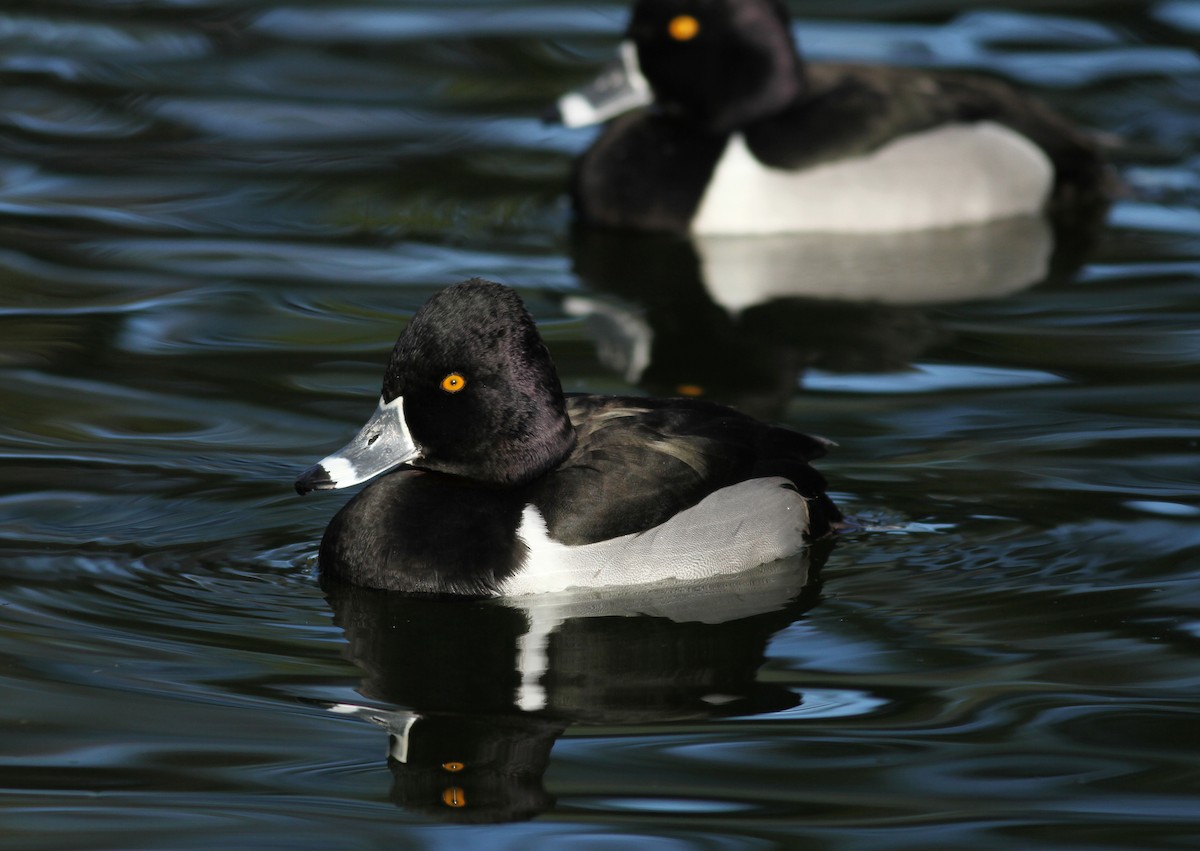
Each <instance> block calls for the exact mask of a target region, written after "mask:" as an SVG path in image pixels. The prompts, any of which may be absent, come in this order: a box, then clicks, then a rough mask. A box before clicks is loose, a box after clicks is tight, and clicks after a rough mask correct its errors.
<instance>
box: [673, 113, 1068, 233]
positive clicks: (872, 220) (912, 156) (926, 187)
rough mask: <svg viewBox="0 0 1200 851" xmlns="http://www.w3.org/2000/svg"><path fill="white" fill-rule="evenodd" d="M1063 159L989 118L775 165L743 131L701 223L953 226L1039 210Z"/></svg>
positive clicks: (766, 229)
mask: <svg viewBox="0 0 1200 851" xmlns="http://www.w3.org/2000/svg"><path fill="white" fill-rule="evenodd" d="M1053 183H1054V168H1053V166H1052V165H1051V163H1050V161H1049V159H1048V158H1047V157H1046V155H1045V154H1043V153H1042V151H1041V149H1039V148H1038V147H1037V146H1036V145H1035V144H1033V142H1031V141H1029V140H1028V139H1026V138H1025V137H1024V136H1022V135H1021V134H1019V133H1017V132H1015V131H1013V130H1010V129H1008V128H1007V127H1003V126H1001V125H999V124H996V123H994V122H990V121H982V122H979V123H976V124H952V125H947V126H944V127H939V128H935V129H933V130H928V131H925V132H922V133H914V134H911V135H908V136H902V137H900V138H898V139H896V140H894V141H892V142H889V143H888V144H886V145H884V146H883V147H882V148H879V149H878V150H876V151H873V152H872V153H870V154H867V155H866V156H862V157H856V158H854V159H851V160H843V161H840V162H835V163H828V164H825V165H820V166H817V167H815V168H811V169H804V170H801V171H787V170H784V169H776V168H769V167H767V166H764V165H763V164H762V163H760V162H759V161H758V160H756V159H755V158H754V155H753V154H752V153H750V150H749V148H747V147H746V142H745V140H744V139H743V138H742V136H741V135H740V134H737V135H734V136H733V137H732V138H731V139H730V140H729V144H728V146H727V147H726V150H725V153H724V155H723V156H722V158H721V161H720V162H719V163H718V164H717V168H716V171H715V173H714V174H713V178H712V181H711V182H710V184H709V187H708V190H707V191H706V192H705V194H704V197H703V199H701V203H700V208H699V210H698V211H697V213H696V217H695V218H694V219H693V221H692V231H693V232H694V233H698V234H715V233H728V234H738V233H779V232H785V231H821V232H826V233H831V232H833V233H835V232H857V233H866V232H872V231H875V232H879V231H901V230H922V229H925V228H940V227H953V226H955V225H963V224H970V223H977V222H985V221H990V220H993V219H1003V218H1008V217H1011V216H1020V215H1029V214H1032V213H1036V212H1039V211H1040V210H1042V208H1043V207H1044V206H1045V204H1046V200H1047V199H1048V198H1049V197H1050V191H1051V189H1052V187H1053Z"/></svg>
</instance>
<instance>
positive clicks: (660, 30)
mask: <svg viewBox="0 0 1200 851" xmlns="http://www.w3.org/2000/svg"><path fill="white" fill-rule="evenodd" d="M628 36H629V38H630V39H632V40H633V42H634V43H635V44H636V45H637V49H638V63H639V65H640V66H641V71H642V73H643V74H644V75H645V77H646V79H647V80H649V82H650V85H651V87H652V88H653V89H654V95H655V99H656V101H657V102H658V104H659V105H660V106H661V107H662V108H663V109H664V110H665V111H667V112H669V113H675V114H678V115H680V116H681V117H685V118H688V119H690V120H692V121H695V122H697V123H699V124H701V125H703V126H704V127H705V128H707V129H709V130H710V131H712V132H717V133H729V132H732V131H733V130H735V129H737V128H738V127H741V126H744V125H746V124H748V123H750V122H752V121H754V120H757V119H760V118H765V117H767V116H770V115H772V114H774V113H777V112H779V111H780V110H782V109H783V108H784V107H786V106H787V105H788V104H789V103H791V102H792V101H793V100H794V99H795V98H796V97H798V96H799V95H800V93H801V92H802V91H803V87H804V84H803V75H802V68H801V64H800V59H799V57H798V56H797V55H796V46H795V43H794V41H793V39H792V35H791V30H790V28H789V23H788V14H787V10H786V9H785V8H784V6H783V4H782V3H780V2H778V0H639V2H637V3H636V4H634V7H633V16H632V18H631V20H630V23H629V30H628Z"/></svg>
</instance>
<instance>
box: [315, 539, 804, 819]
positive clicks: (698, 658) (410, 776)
mask: <svg viewBox="0 0 1200 851" xmlns="http://www.w3.org/2000/svg"><path fill="white" fill-rule="evenodd" d="M824 549H826V547H817V548H815V550H816V552H814V553H813V554H812V555H811V557H812V558H821V557H822V556H823V551H824ZM809 557H810V556H809V554H807V553H806V555H805V556H803V557H797V558H795V559H791V560H787V561H782V562H776V563H774V564H769V565H764V566H762V567H760V568H756V569H754V570H752V571H744V572H742V573H739V574H738V575H737V576H734V577H716V578H714V579H711V580H707V581H703V582H695V583H672V584H666V585H662V586H658V587H650V588H646V587H643V588H641V589H638V590H637V592H636V593H634V592H633V591H632V590H630V591H628V592H624V593H620V592H618V593H615V594H614V593H603V594H602V593H598V592H594V591H589V592H582V593H576V592H559V593H554V594H538V595H527V596H523V597H510V598H505V599H503V600H481V601H471V600H445V599H436V598H413V597H408V596H404V595H398V594H392V593H388V592H383V591H375V590H373V589H367V588H361V587H355V586H349V585H344V584H341V583H337V582H335V581H331V580H328V579H326V580H323V583H324V586H325V590H326V594H327V596H328V599H329V601H330V604H331V605H332V607H333V609H334V618H335V621H336V622H337V624H338V625H339V626H341V627H342V629H343V630H344V631H345V635H346V639H347V641H348V651H347V655H348V656H349V657H350V658H351V659H352V660H353V661H354V662H355V664H356V665H358V666H359V667H360V668H361V669H362V671H363V674H364V676H363V679H362V682H361V685H360V686H359V689H358V690H359V692H360V693H361V694H362V696H363V698H364V703H363V704H338V705H335V706H332V707H330V708H331V711H334V712H337V713H339V714H344V715H353V716H356V717H360V718H362V719H364V720H368V721H370V722H372V723H374V724H377V725H379V726H380V727H382V728H384V729H385V730H386V731H387V734H388V767H389V770H390V771H391V773H392V775H393V785H392V798H393V800H394V801H395V802H396V803H397V804H398V805H400V806H402V807H404V808H405V809H406V810H409V811H413V812H420V813H423V814H426V815H433V816H435V817H437V818H439V819H443V820H447V821H459V822H497V821H514V820H519V819H526V818H530V817H532V816H534V815H537V814H538V813H540V812H544V811H546V810H548V809H550V808H552V807H553V806H554V803H555V801H554V798H553V796H552V795H550V794H549V793H548V792H547V791H546V790H545V788H544V786H543V783H542V775H543V774H544V772H545V770H546V767H547V765H548V763H549V759H550V753H551V749H552V748H553V745H554V743H555V741H556V740H557V739H558V737H559V736H560V735H561V734H562V732H563V731H564V730H565V729H567V727H569V726H571V725H573V724H595V725H627V724H637V725H642V726H644V725H653V724H661V723H674V722H678V721H681V720H688V719H697V720H698V719H707V718H714V717H724V716H731V715H751V714H761V713H768V712H778V711H782V710H786V709H790V708H792V707H795V706H796V705H797V704H798V703H799V702H800V696H799V695H798V694H797V693H795V692H794V691H792V690H790V689H789V688H787V687H786V686H783V685H777V684H771V683H762V682H759V681H758V679H757V672H758V669H759V668H760V667H761V666H762V664H763V662H764V660H765V654H766V645H767V641H768V640H769V639H770V637H771V636H772V635H774V634H775V633H776V632H778V631H779V630H780V629H782V628H784V627H785V626H787V625H788V624H790V623H792V622H793V621H795V620H796V618H798V617H799V616H800V615H801V614H802V613H803V612H804V611H805V610H806V609H807V608H809V607H810V606H811V605H813V604H814V602H815V601H816V598H817V594H818V588H817V585H816V583H815V582H811V581H810V576H811V575H813V574H814V573H815V571H810V569H809ZM398 707H404V708H398Z"/></svg>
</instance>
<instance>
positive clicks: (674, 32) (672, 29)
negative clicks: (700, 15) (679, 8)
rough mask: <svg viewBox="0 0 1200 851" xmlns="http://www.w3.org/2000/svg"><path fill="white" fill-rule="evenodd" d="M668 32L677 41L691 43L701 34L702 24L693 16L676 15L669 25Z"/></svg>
mask: <svg viewBox="0 0 1200 851" xmlns="http://www.w3.org/2000/svg"><path fill="white" fill-rule="evenodd" d="M667 32H668V33H670V34H671V38H673V39H675V40H676V41H691V40H692V39H694V38H695V37H696V36H697V34H699V32H700V22H699V21H697V20H696V19H695V18H693V17H692V16H691V15H676V16H675V17H674V18H671V23H669V24H667Z"/></svg>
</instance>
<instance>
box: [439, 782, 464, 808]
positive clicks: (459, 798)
mask: <svg viewBox="0 0 1200 851" xmlns="http://www.w3.org/2000/svg"><path fill="white" fill-rule="evenodd" d="M442 803H443V804H445V805H446V806H447V807H454V808H455V809H457V808H459V807H465V806H466V805H467V796H466V795H465V794H463V790H462V789H460V788H459V787H458V786H451V787H450V788H449V789H446V790H444V791H443V792H442Z"/></svg>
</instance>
